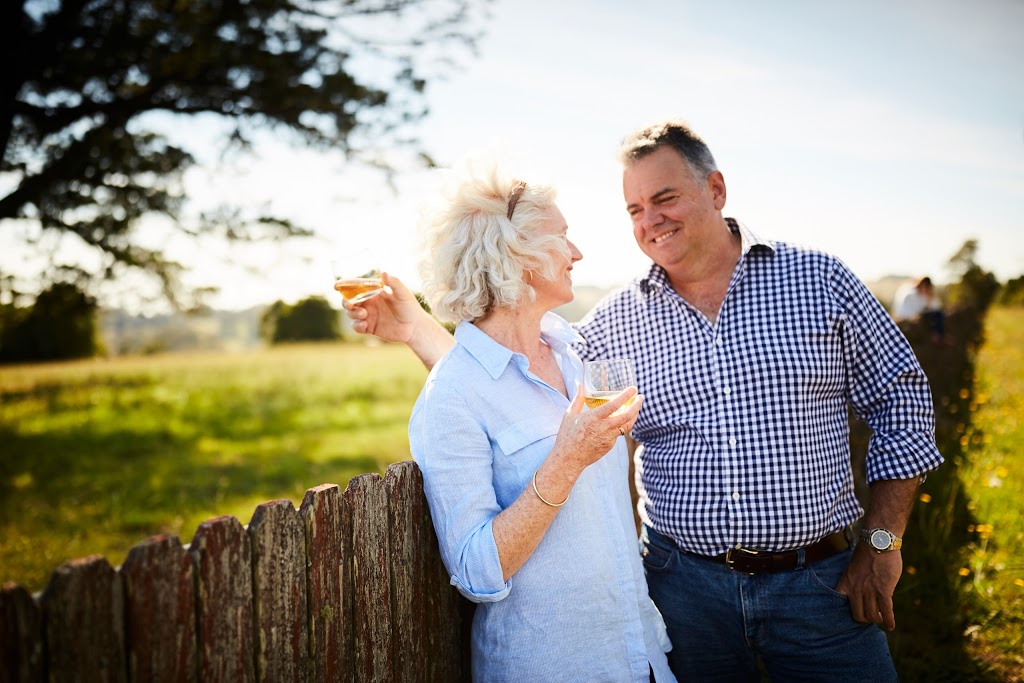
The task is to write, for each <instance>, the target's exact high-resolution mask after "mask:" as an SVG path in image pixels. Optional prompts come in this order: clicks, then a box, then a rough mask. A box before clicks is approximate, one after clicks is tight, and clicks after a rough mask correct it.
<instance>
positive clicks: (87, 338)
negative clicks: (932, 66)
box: [0, 283, 101, 363]
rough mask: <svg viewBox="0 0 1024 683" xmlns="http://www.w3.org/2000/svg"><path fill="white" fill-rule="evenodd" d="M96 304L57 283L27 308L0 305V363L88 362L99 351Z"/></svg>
mask: <svg viewBox="0 0 1024 683" xmlns="http://www.w3.org/2000/svg"><path fill="white" fill-rule="evenodd" d="M96 308H97V307H96V300H95V299H93V298H92V297H90V296H89V295H88V294H86V293H85V292H84V291H82V290H81V289H80V288H79V287H78V286H76V285H73V284H68V283H57V284H55V285H53V286H51V287H49V288H48V289H46V290H44V291H43V292H41V293H40V294H39V296H38V297H36V300H35V303H34V304H33V305H32V306H30V307H26V308H20V307H17V306H15V305H14V304H3V305H0V362H5V363H11V362H20V361H46V360H66V359H70V358H88V357H90V356H94V355H96V354H97V353H98V352H99V351H100V350H101V344H100V341H99V330H98V329H97V325H96Z"/></svg>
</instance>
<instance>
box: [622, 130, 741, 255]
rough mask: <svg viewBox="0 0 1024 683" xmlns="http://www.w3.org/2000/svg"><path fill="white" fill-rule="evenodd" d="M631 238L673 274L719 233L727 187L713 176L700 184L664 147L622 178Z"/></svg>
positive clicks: (718, 175) (719, 177) (629, 168)
mask: <svg viewBox="0 0 1024 683" xmlns="http://www.w3.org/2000/svg"><path fill="white" fill-rule="evenodd" d="M622 192H623V195H624V196H625V199H626V210H627V211H628V212H629V215H630V217H631V218H632V220H633V237H635V238H636V243H637V244H638V245H639V246H640V249H642V250H643V252H644V253H645V254H647V255H648V256H649V257H650V258H651V260H653V261H654V262H655V263H657V264H658V265H659V266H661V267H663V268H666V269H670V268H671V267H672V266H674V265H677V264H680V263H682V264H685V263H686V261H687V258H688V257H689V259H690V260H692V259H694V258H699V257H700V256H699V255H700V253H701V250H702V248H708V246H709V245H710V243H711V242H710V239H709V238H710V237H711V236H712V235H713V231H715V230H721V229H722V226H721V214H720V211H721V209H722V207H723V206H725V181H724V179H723V178H722V174H721V173H719V172H717V171H716V172H714V173H712V174H711V176H710V177H709V178H708V180H707V181H706V182H704V183H700V182H698V181H697V180H696V179H695V178H694V177H693V174H692V173H691V172H690V167H689V166H688V165H687V164H686V162H685V161H683V158H682V157H681V156H680V155H679V153H678V152H676V151H675V150H674V149H672V148H671V147H662V148H660V149H658V150H656V151H655V152H652V153H651V154H648V155H647V156H645V157H643V158H642V159H638V160H637V161H634V162H633V163H632V164H630V165H628V166H626V168H625V169H624V171H623V173H622Z"/></svg>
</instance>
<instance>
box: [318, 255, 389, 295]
mask: <svg viewBox="0 0 1024 683" xmlns="http://www.w3.org/2000/svg"><path fill="white" fill-rule="evenodd" d="M331 272H332V273H333V274H334V289H336V290H337V291H339V292H341V296H343V297H344V298H345V300H346V301H348V302H350V303H353V304H358V303H360V302H361V301H366V300H367V299H369V298H371V297H375V296H377V295H378V294H380V293H381V292H383V291H384V285H383V283H382V282H381V279H380V268H379V267H378V265H377V259H376V257H375V256H374V255H373V252H371V251H369V250H366V249H361V250H358V251H352V252H346V253H345V254H344V256H342V257H340V258H338V259H337V260H334V261H331Z"/></svg>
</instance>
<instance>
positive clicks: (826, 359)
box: [575, 219, 942, 555]
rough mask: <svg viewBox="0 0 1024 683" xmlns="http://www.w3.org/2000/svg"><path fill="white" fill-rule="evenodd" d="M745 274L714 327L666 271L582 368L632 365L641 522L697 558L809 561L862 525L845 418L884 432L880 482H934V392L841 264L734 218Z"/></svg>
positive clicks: (605, 306)
mask: <svg viewBox="0 0 1024 683" xmlns="http://www.w3.org/2000/svg"><path fill="white" fill-rule="evenodd" d="M728 222H729V225H730V229H732V231H733V232H734V233H738V234H739V235H740V237H741V240H742V252H741V256H740V259H739V262H738V264H737V266H736V269H735V271H734V273H733V276H732V281H731V282H730V283H729V289H728V291H727V293H726V296H725V300H724V303H723V304H722V308H721V310H720V312H719V315H718V319H717V321H716V322H714V323H713V324H712V323H711V322H710V321H709V320H708V319H707V318H706V317H705V316H704V315H703V314H702V313H700V312H699V311H698V310H697V309H696V308H694V307H693V306H691V305H689V304H688V303H687V302H686V301H684V300H683V299H682V297H680V296H679V295H678V294H676V292H675V290H673V289H672V287H671V285H670V284H669V281H668V278H667V276H666V274H665V272H664V271H663V270H662V269H661V268H660V267H658V266H656V265H655V266H653V267H652V268H651V270H650V272H649V273H648V275H647V277H644V278H640V279H638V280H636V281H634V282H633V283H632V284H631V285H629V286H627V287H625V288H623V289H620V290H618V291H616V292H613V293H612V294H610V295H609V296H608V297H606V298H605V299H604V300H603V301H602V302H601V303H599V304H598V305H597V306H596V307H595V308H594V310H593V311H592V312H591V313H590V314H589V315H588V316H587V317H586V318H584V319H583V320H582V321H581V322H580V323H579V325H578V330H579V331H580V333H581V334H582V336H583V337H584V339H585V342H583V343H581V344H577V345H576V347H575V348H576V350H577V351H578V352H579V354H580V356H581V357H583V358H584V359H590V358H616V357H628V358H632V359H634V361H635V362H636V365H637V374H638V380H639V384H640V392H641V393H642V394H643V396H644V407H643V409H642V410H641V412H640V417H639V419H638V421H637V423H636V426H635V428H634V430H633V436H634V438H636V440H637V441H638V442H640V444H641V446H642V451H641V453H640V458H639V464H638V480H639V481H638V489H639V492H640V515H641V519H642V520H643V521H644V523H646V524H648V525H651V526H652V527H653V528H654V529H655V530H657V531H658V532H659V533H661V534H664V535H667V536H669V537H671V538H673V539H675V540H676V542H677V543H678V544H679V545H680V547H682V548H683V549H685V550H688V551H690V552H694V553H699V554H702V555H717V554H720V553H722V552H725V551H726V549H728V548H731V547H734V546H735V545H737V544H741V545H743V546H744V547H749V548H759V549H763V550H770V551H784V550H791V549H794V548H800V547H803V546H806V545H808V544H810V543H813V542H815V541H817V540H818V539H820V538H822V537H823V536H826V535H827V534H830V533H832V532H834V531H837V530H838V529H841V528H842V527H844V526H846V525H848V524H850V523H852V522H854V521H855V520H857V519H858V518H859V517H860V516H861V515H862V514H863V510H862V508H861V507H860V505H859V504H858V502H857V499H856V497H855V496H854V489H853V474H852V470H851V467H850V445H849V426H848V406H852V407H853V409H854V411H855V413H856V415H857V416H858V417H860V418H861V419H863V420H865V421H866V422H867V423H868V425H869V426H870V427H871V428H872V430H873V435H872V438H871V441H870V444H869V447H868V456H867V477H868V481H869V482H872V481H875V480H878V479H909V478H912V477H917V476H920V475H921V474H923V473H925V472H928V471H930V470H933V469H935V468H936V467H938V466H939V464H940V463H941V462H942V456H941V455H939V452H938V450H937V448H936V446H935V438H934V430H935V421H934V412H933V407H932V399H931V392H930V390H929V387H928V381H927V379H926V377H925V375H924V373H923V371H922V370H921V366H920V365H919V364H918V362H917V358H916V357H915V356H914V352H913V350H912V349H911V347H910V345H909V344H908V343H907V341H906V339H905V338H904V336H903V334H902V333H901V332H900V330H899V328H898V327H897V326H896V325H895V323H894V322H893V321H892V319H891V318H890V317H889V315H888V313H886V311H885V309H884V308H882V306H881V305H880V304H879V303H878V301H877V300H876V299H875V297H874V296H873V295H872V294H871V293H870V292H869V291H868V289H867V287H865V286H864V284H863V283H862V282H861V281H860V280H858V279H857V277H856V276H854V275H853V274H852V273H851V272H850V271H849V270H848V269H847V268H846V266H845V265H843V263H841V262H840V261H839V260H838V259H837V258H835V257H833V256H830V255H828V254H824V253H821V252H818V251H812V250H808V249H804V248H798V247H795V246H792V245H788V244H784V243H779V242H775V243H769V242H766V241H763V240H761V239H759V238H758V237H757V236H756V235H754V234H753V233H752V232H751V231H750V230H749V229H747V228H746V227H745V226H743V225H742V224H740V223H738V222H737V221H734V220H733V219H728Z"/></svg>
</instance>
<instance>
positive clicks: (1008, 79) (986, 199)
mask: <svg viewBox="0 0 1024 683" xmlns="http://www.w3.org/2000/svg"><path fill="white" fill-rule="evenodd" d="M1022 27H1024V3H1021V2H1019V1H1018V0H977V1H975V2H959V1H954V0H921V1H914V0H864V1H862V2H858V3H831V2H820V0H806V1H803V0H795V1H786V2H775V3H766V2H760V1H757V0H749V1H739V2H720V3H709V2H692V1H690V0H685V1H683V0H633V1H632V2H628V3H626V2H617V1H614V0H559V1H558V2H551V1H549V0H515V1H513V0H497V1H496V2H495V3H494V5H493V16H492V19H491V20H490V21H489V22H488V24H487V35H486V36H485V37H484V38H483V39H482V40H481V42H480V45H479V48H480V55H479V58H477V59H470V60H463V61H464V64H465V68H464V69H463V70H462V71H460V72H457V73H454V74H452V75H451V76H450V77H449V78H448V79H447V81H444V82H437V81H435V82H431V83H430V84H429V86H428V104H429V106H430V109H431V114H430V116H429V117H428V118H427V119H426V120H425V121H424V122H423V123H422V124H420V125H419V126H418V127H417V132H418V133H419V135H420V137H421V139H422V140H423V142H424V144H425V146H426V148H427V150H428V151H429V152H430V153H431V155H432V156H433V157H434V158H435V159H436V160H437V161H438V162H440V163H442V164H449V163H452V162H455V161H457V160H459V159H460V158H461V157H462V156H463V155H464V154H465V153H466V152H467V151H470V150H473V149H479V148H482V147H494V146H501V147H503V148H505V149H511V150H514V151H515V152H516V154H517V155H518V157H519V158H520V159H521V160H522V161H523V162H524V163H525V164H526V165H527V166H528V167H530V168H534V169H535V171H534V174H533V175H528V176H527V179H529V178H540V179H544V180H548V181H550V182H552V183H553V184H555V185H556V187H557V188H558V189H559V205H560V208H561V209H562V212H563V214H564V215H565V216H566V218H567V220H568V223H569V230H570V237H571V238H572V239H573V240H574V241H575V242H576V244H577V245H578V246H579V248H580V249H581V251H582V252H583V255H584V260H583V261H582V262H580V263H579V264H578V265H577V266H576V269H575V270H574V279H575V281H576V283H577V285H597V286H602V287H604V286H614V285H619V284H622V283H625V282H627V281H628V280H630V279H631V278H633V277H635V276H636V275H638V274H640V273H641V272H642V271H644V270H645V269H646V263H647V262H646V259H645V257H644V256H643V255H642V254H641V253H640V251H639V249H638V248H637V247H636V245H635V243H634V241H633V238H632V233H631V230H630V224H629V220H628V217H627V215H626V212H625V210H624V205H623V200H622V194H621V171H620V168H619V166H618V164H617V162H616V161H615V152H616V148H617V146H618V142H619V141H620V140H621V138H622V137H623V136H624V135H625V134H626V133H627V132H629V131H631V130H632V129H634V128H637V127H639V126H641V125H645V124H647V123H650V122H652V121H654V120H656V119H659V118H662V117H665V116H681V117H683V118H685V119H687V120H688V121H689V122H690V124H691V125H692V126H693V128H694V129H695V130H696V131H697V132H698V133H699V134H700V135H701V136H703V137H704V139H705V141H706V142H707V143H708V145H709V146H710V147H711V150H712V152H713V153H714V155H715V157H716V160H717V161H718V165H719V168H720V169H721V170H722V171H723V173H724V174H725V178H726V183H727V186H728V202H727V205H726V211H725V213H726V215H731V216H735V217H737V218H739V219H740V220H742V221H744V222H746V223H747V224H748V225H749V226H750V227H751V228H753V229H754V230H755V231H756V232H758V233H760V234H761V235H762V236H764V237H768V238H773V239H782V240H789V241H794V242H800V243H804V244H808V245H811V246H814V247H818V248H822V249H825V250H827V251H830V252H832V253H835V254H836V255H838V256H839V257H840V258H842V259H843V260H844V261H846V262H847V263H848V264H849V265H850V266H851V268H852V269H853V270H854V272H856V273H857V274H858V275H859V276H860V277H861V278H863V279H865V280H873V279H876V278H879V277H882V276H884V275H888V274H904V275H915V274H930V275H932V276H933V278H936V279H937V280H939V281H943V280H944V279H946V277H947V273H946V271H945V268H944V266H945V263H946V261H947V260H948V258H949V257H950V256H951V255H952V254H953V253H954V252H955V251H956V250H957V249H958V248H959V246H960V245H961V244H962V243H963V242H964V240H966V239H968V238H976V239H977V240H978V241H979V244H980V250H979V255H978V260H979V262H980V263H981V265H982V266H984V267H985V268H987V269H989V270H992V271H993V272H994V273H995V274H996V276H997V277H999V279H1000V280H1004V281H1005V280H1006V279H1008V278H1011V277H1016V276H1018V275H1020V274H1022V273H1024V235H1022V230H1021V228H1022V227H1024V226H1022V225H1021V222H1022V221H1021V219H1022V217H1024V40H1022V39H1021V30H1022ZM262 153H263V156H264V160H263V161H262V162H259V163H255V164H248V165H247V170H246V173H245V177H244V178H243V179H239V178H236V177H234V176H231V177H228V176H218V175H215V174H214V175H211V174H208V173H205V172H200V173H196V174H193V175H192V176H191V177H190V179H189V182H190V186H191V187H192V189H193V191H194V192H195V193H196V194H197V195H199V196H200V197H201V198H206V199H214V198H216V197H217V195H218V193H226V194H230V195H232V196H233V197H235V198H236V199H241V200H242V201H252V202H262V201H265V200H266V199H267V198H272V199H273V201H274V205H275V207H276V208H277V209H278V210H279V211H280V212H282V213H286V214H290V215H292V216H295V217H296V218H298V219H300V220H304V221H305V222H306V223H307V224H309V225H311V226H313V227H315V228H316V229H317V230H318V232H319V233H320V234H321V235H322V236H323V239H322V240H321V241H318V242H316V243H312V244H305V245H303V244H299V243H293V244H290V245H284V246H274V247H272V248H267V249H261V250H257V252H254V253H252V254H250V255H249V256H247V257H245V260H246V261H248V262H249V263H250V265H252V266H253V267H254V268H255V269H256V270H258V271H259V272H260V275H259V276H258V277H253V276H250V275H247V274H245V273H244V272H243V271H241V270H238V269H236V268H233V267H228V266H225V265H224V264H223V253H224V250H221V249H213V248H210V249H200V250H196V249H194V248H193V249H191V250H189V251H186V252H184V253H183V258H190V259H195V262H196V264H197V267H196V269H195V270H194V272H193V273H192V275H191V277H192V278H193V281H194V282H196V283H200V284H208V283H210V282H211V281H212V282H214V283H215V284H218V285H220V287H221V288H222V291H221V293H220V295H218V296H217V297H215V298H214V299H213V303H214V305H216V306H218V307H223V308H241V307H245V306H249V305H253V304H258V303H266V302H269V301H272V300H274V299H276V298H283V299H285V300H287V301H294V300H296V299H299V298H301V297H304V296H308V295H310V294H321V295H324V296H328V297H332V296H334V293H333V291H332V290H331V289H330V284H331V281H330V273H329V268H328V261H329V260H330V257H331V255H332V254H337V253H341V252H342V251H343V250H347V249H351V248H357V247H362V246H366V247H370V248H372V249H374V250H375V251H376V252H377V253H378V254H379V256H380V262H381V265H382V267H384V268H385V269H387V270H390V271H391V272H393V273H395V274H397V275H399V276H400V277H403V278H405V279H406V280H408V281H409V282H410V284H412V285H413V286H414V287H415V286H416V285H417V284H418V278H417V275H416V268H415V263H416V258H417V254H416V212H417V206H418V205H419V204H420V202H421V201H422V200H423V198H424V195H425V193H426V192H427V191H428V189H429V173H427V172H419V173H409V174H406V175H403V176H402V177H400V178H399V181H398V189H399V192H398V193H397V194H392V193H391V191H390V190H388V188H387V187H386V186H385V185H384V183H383V181H382V180H381V179H380V177H379V176H375V175H365V176H364V175H362V174H351V173H349V174H345V175H344V176H343V177H342V176H340V175H338V174H336V173H335V168H336V166H337V160H336V159H333V160H332V159H327V158H324V157H320V156H317V155H316V154H313V153H309V152H299V151H297V150H294V149H292V148H290V147H286V146H284V145H279V146H275V147H271V148H265V149H263V150H262ZM360 178H362V180H360ZM197 251H198V253H197ZM235 251H236V252H237V253H238V254H240V253H241V251H240V250H235Z"/></svg>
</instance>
